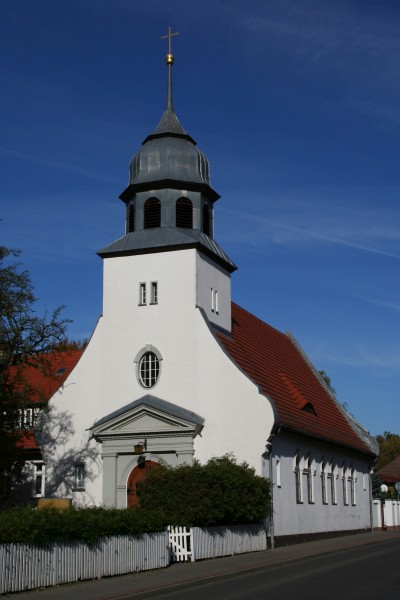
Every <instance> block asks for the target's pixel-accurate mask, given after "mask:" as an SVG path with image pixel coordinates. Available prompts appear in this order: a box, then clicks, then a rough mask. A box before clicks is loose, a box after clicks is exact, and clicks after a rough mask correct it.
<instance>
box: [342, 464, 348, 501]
mask: <svg viewBox="0 0 400 600" xmlns="http://www.w3.org/2000/svg"><path fill="white" fill-rule="evenodd" d="M342 483H343V504H344V505H345V506H348V504H349V490H348V487H347V483H348V479H347V468H346V466H345V465H343V467H342Z"/></svg>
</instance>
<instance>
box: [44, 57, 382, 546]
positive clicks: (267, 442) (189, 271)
mask: <svg viewBox="0 0 400 600" xmlns="http://www.w3.org/2000/svg"><path fill="white" fill-rule="evenodd" d="M168 57H169V59H168V61H167V64H168V78H169V79H168V83H169V85H168V98H167V107H166V110H165V112H164V114H163V116H162V119H161V121H160V123H159V125H158V126H157V128H156V130H155V131H154V132H153V133H152V134H150V135H149V136H148V137H147V138H146V140H145V141H144V142H143V145H142V148H141V149H140V150H139V151H138V152H137V154H135V156H134V157H133V158H132V160H131V164H130V178H129V184H128V187H127V188H126V189H125V190H124V192H123V193H122V194H121V196H120V197H121V199H122V201H123V202H124V203H125V205H126V233H125V235H124V236H123V237H122V238H120V239H119V240H117V241H116V242H114V243H112V244H110V245H109V246H107V247H105V248H104V249H102V250H101V251H100V252H99V255H100V256H101V257H102V259H103V264H104V292H103V313H102V316H101V317H100V319H99V321H98V324H97V327H96V329H95V331H94V333H93V335H92V337H91V339H90V342H89V344H88V346H87V348H86V349H85V350H84V352H83V353H81V352H78V353H75V358H76V364H75V366H71V365H69V369H68V372H66V373H65V374H64V375H65V381H64V382H63V385H62V386H61V387H60V388H59V389H58V391H57V392H56V393H55V394H54V395H53V396H52V397H51V399H50V402H49V405H50V411H49V413H48V415H47V416H46V417H45V421H44V422H43V423H42V427H41V428H40V435H39V437H38V444H39V447H40V449H41V452H42V461H43V462H42V463H41V464H40V466H41V468H42V469H43V473H44V469H45V480H46V484H45V487H44V488H43V489H42V490H41V492H40V493H41V494H45V495H47V496H56V497H70V498H72V499H73V503H74V505H77V506H88V505H89V506H90V505H100V504H104V505H106V506H110V507H111V506H116V507H120V508H124V507H126V506H131V505H134V504H135V503H136V501H137V499H136V483H137V482H138V481H140V479H142V478H143V477H144V476H145V473H146V471H147V469H149V468H154V467H155V466H156V465H157V464H166V465H172V466H175V465H178V464H182V463H189V464H190V463H191V462H192V460H193V458H196V459H198V460H199V461H201V462H204V461H207V460H208V459H209V458H211V457H219V456H223V455H224V454H226V453H233V454H234V455H235V456H236V458H237V460H238V461H239V462H242V461H246V462H247V463H248V464H249V465H251V466H252V467H254V469H255V470H256V472H257V473H258V474H260V475H264V476H266V477H271V479H272V482H273V497H274V511H273V515H274V517H273V526H274V531H275V536H277V537H281V538H283V537H285V536H293V535H302V536H304V535H308V534H316V533H326V532H331V531H343V530H346V531H349V530H363V529H366V528H368V527H370V525H371V520H370V477H369V473H370V468H371V464H372V462H373V460H374V458H375V456H376V454H377V445H376V442H375V440H374V439H373V438H371V437H370V436H369V435H368V433H367V432H366V431H365V430H364V429H362V427H361V426H360V425H358V424H357V423H356V422H355V421H354V420H353V419H352V418H351V417H350V416H349V415H348V414H347V413H346V412H345V411H344V410H343V408H342V407H341V406H340V405H339V404H338V403H337V401H336V400H335V398H334V396H333V395H332V394H331V393H330V391H329V389H328V388H327V387H326V385H325V383H324V381H323V380H322V379H321V377H320V375H319V374H318V372H316V371H315V369H314V367H313V366H312V365H311V363H310V362H309V360H308V359H307V357H306V356H305V355H304V353H303V352H302V350H301V349H300V347H299V346H298V344H297V343H296V342H295V341H294V339H293V338H292V337H291V336H290V334H283V333H280V332H279V331H277V330H276V329H274V328H272V327H270V326H269V325H267V324H266V323H264V322H262V321H260V320H259V319H257V318H256V317H255V316H253V315H251V314H250V313H248V312H246V311H245V310H243V309H242V308H240V307H239V306H237V305H235V304H233V303H232V302H231V281H230V277H231V273H233V272H234V271H235V270H236V266H235V264H234V263H233V262H232V261H231V259H230V258H229V257H228V256H227V255H226V254H225V252H224V251H223V250H222V249H221V248H220V247H219V245H218V244H217V242H216V241H215V239H214V234H213V230H214V227H213V223H214V203H215V202H216V201H217V200H218V198H219V196H218V194H217V193H216V192H215V191H214V190H213V189H212V187H211V185H210V179H209V166H208V161H207V159H206V157H205V156H204V154H202V152H200V150H198V149H197V147H196V145H195V142H194V141H193V139H192V138H191V137H190V135H189V134H187V133H186V131H185V130H184V129H183V128H182V126H181V125H180V123H179V121H178V119H177V117H176V114H175V112H174V109H173V105H172V81H171V70H172V62H173V59H172V57H171V55H168ZM60 367H61V368H62V365H61V364H60ZM139 445H140V446H141V450H139V451H140V453H139V454H138V453H137V452H138V448H136V450H135V448H134V447H135V446H139ZM135 452H136V453H135ZM41 473H42V472H41ZM43 473H42V475H43ZM271 528H272V524H271Z"/></svg>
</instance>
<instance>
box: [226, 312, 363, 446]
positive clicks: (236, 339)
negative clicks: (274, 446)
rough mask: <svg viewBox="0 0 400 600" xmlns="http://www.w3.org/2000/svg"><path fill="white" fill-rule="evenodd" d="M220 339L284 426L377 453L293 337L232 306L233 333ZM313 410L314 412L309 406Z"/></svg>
mask: <svg viewBox="0 0 400 600" xmlns="http://www.w3.org/2000/svg"><path fill="white" fill-rule="evenodd" d="M216 335H217V337H218V339H219V341H220V342H221V343H222V345H223V347H224V348H225V350H226V351H227V352H228V354H229V355H230V356H231V357H232V359H233V360H234V361H235V362H236V363H237V364H238V366H239V367H240V368H241V369H242V370H243V371H245V373H246V374H247V375H248V376H249V377H250V378H251V379H252V380H253V381H254V382H255V383H257V384H258V385H259V386H260V388H261V389H262V392H263V393H264V394H265V395H266V396H268V397H269V398H270V399H271V400H272V401H273V403H274V405H275V408H276V410H277V412H278V415H279V419H280V426H281V427H282V428H284V429H287V430H291V431H294V432H297V433H302V434H306V435H309V436H312V437H315V438H322V439H324V440H326V441H328V442H333V443H335V444H340V445H343V446H346V447H349V448H353V449H355V450H357V451H360V452H363V453H365V454H369V455H374V451H373V450H372V449H371V446H370V445H369V444H368V442H367V441H366V439H365V438H368V434H367V432H363V433H364V435H361V434H360V433H359V432H358V430H361V427H360V426H359V425H354V426H352V425H351V424H350V417H347V416H345V414H344V412H343V411H342V410H341V408H340V407H339V406H338V404H337V402H336V401H335V400H334V399H333V398H332V396H331V395H330V393H329V392H328V391H327V389H326V388H325V386H324V384H323V383H322V382H321V380H320V379H319V377H318V375H317V374H316V372H315V370H314V368H313V366H312V365H311V363H310V362H309V361H308V359H307V358H306V356H305V355H304V354H303V352H302V351H301V350H300V348H299V347H298V346H297V345H296V343H295V342H294V340H293V339H292V338H291V337H290V335H288V334H283V333H281V332H280V331H278V330H277V329H274V328H273V327H271V326H270V325H267V323H264V322H263V321H261V320H260V319H258V318H257V317H255V316H254V315H252V314H250V313H249V312H247V311H246V310H244V309H243V308H241V307H240V306H238V305H237V304H234V303H232V333H231V335H224V334H223V333H221V332H218V333H217V334H216ZM310 405H311V406H310Z"/></svg>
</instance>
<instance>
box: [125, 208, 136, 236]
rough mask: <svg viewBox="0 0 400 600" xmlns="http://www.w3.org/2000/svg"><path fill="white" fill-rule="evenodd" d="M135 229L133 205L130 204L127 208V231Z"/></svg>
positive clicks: (130, 231)
mask: <svg viewBox="0 0 400 600" xmlns="http://www.w3.org/2000/svg"><path fill="white" fill-rule="evenodd" d="M132 231H135V207H134V206H133V204H131V205H130V207H129V209H128V231H127V233H132Z"/></svg>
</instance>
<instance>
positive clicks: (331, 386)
mask: <svg viewBox="0 0 400 600" xmlns="http://www.w3.org/2000/svg"><path fill="white" fill-rule="evenodd" d="M319 374H320V375H321V377H322V379H323V380H324V381H325V383H326V385H327V386H328V388H329V390H330V391H331V392H332V394H333V395H334V396H336V390H335V388H334V387H333V385H332V381H331V378H330V377H329V375H327V373H326V371H324V369H321V370H320V371H319Z"/></svg>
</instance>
